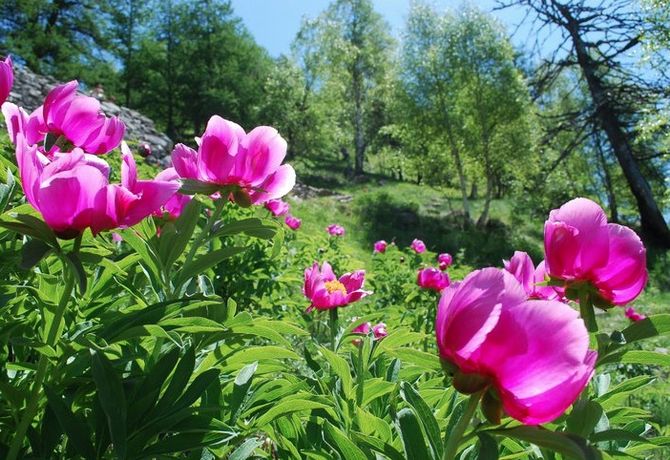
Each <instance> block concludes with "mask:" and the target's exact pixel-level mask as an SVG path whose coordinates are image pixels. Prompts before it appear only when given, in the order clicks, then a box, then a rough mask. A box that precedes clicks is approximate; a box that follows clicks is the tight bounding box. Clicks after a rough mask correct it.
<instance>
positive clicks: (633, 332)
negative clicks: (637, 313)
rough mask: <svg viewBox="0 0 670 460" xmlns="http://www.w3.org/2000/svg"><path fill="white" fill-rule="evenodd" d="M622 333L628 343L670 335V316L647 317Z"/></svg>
mask: <svg viewBox="0 0 670 460" xmlns="http://www.w3.org/2000/svg"><path fill="white" fill-rule="evenodd" d="M621 332H622V334H623V336H624V337H625V338H626V342H627V343H631V342H635V341H637V340H642V339H646V338H649V337H655V336H657V335H662V334H667V333H670V314H663V315H653V316H647V318H646V319H643V320H642V321H636V322H634V323H633V324H631V325H630V326H628V327H627V328H626V329H624V330H623V331H621Z"/></svg>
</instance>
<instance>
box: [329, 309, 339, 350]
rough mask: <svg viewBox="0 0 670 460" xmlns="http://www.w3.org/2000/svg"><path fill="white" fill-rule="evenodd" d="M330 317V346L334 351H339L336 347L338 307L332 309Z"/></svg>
mask: <svg viewBox="0 0 670 460" xmlns="http://www.w3.org/2000/svg"><path fill="white" fill-rule="evenodd" d="M328 313H329V315H330V344H331V346H332V347H333V351H336V350H337V347H336V346H335V339H336V338H337V307H335V308H331V309H330V310H328Z"/></svg>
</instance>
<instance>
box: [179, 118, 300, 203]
mask: <svg viewBox="0 0 670 460" xmlns="http://www.w3.org/2000/svg"><path fill="white" fill-rule="evenodd" d="M285 156H286V141H285V140H284V139H283V138H282V137H281V136H280V135H279V133H278V132H277V130H276V129H274V128H271V127H269V126H259V127H257V128H254V129H253V130H251V131H250V132H249V133H245V132H244V130H243V129H242V128H241V127H240V126H239V125H237V124H235V123H233V122H231V121H228V120H224V119H223V118H221V117H219V116H218V115H214V116H213V117H212V118H210V119H209V122H208V123H207V128H206V129H205V133H204V134H203V135H202V137H201V138H200V142H199V144H198V150H197V151H195V150H193V149H191V148H190V147H187V146H185V145H183V144H177V145H176V146H175V148H174V150H173V151H172V164H173V165H174V167H175V169H176V170H177V173H178V174H179V176H180V177H181V178H183V179H192V180H197V181H200V182H203V183H206V184H213V185H219V186H233V187H237V188H238V190H239V191H240V193H243V194H246V195H248V197H249V200H250V201H251V203H254V204H261V203H265V202H266V201H269V200H273V199H277V198H281V197H282V196H284V195H286V194H287V193H288V192H290V191H291V189H292V188H293V186H294V185H295V171H294V170H293V167H291V166H290V165H286V164H285V165H282V164H281V163H282V161H284V157H285Z"/></svg>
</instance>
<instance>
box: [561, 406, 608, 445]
mask: <svg viewBox="0 0 670 460" xmlns="http://www.w3.org/2000/svg"><path fill="white" fill-rule="evenodd" d="M602 415H603V408H602V407H601V406H600V404H598V403H597V402H595V401H590V400H588V399H580V400H578V401H577V402H576V403H575V404H574V406H573V408H572V411H571V412H570V415H569V416H568V418H567V419H566V423H567V428H568V431H570V432H571V433H575V434H576V435H579V436H582V437H588V436H589V435H590V434H591V433H592V432H593V429H594V428H595V427H596V425H597V424H598V421H599V420H600V418H601V417H602Z"/></svg>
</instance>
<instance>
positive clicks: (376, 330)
mask: <svg viewBox="0 0 670 460" xmlns="http://www.w3.org/2000/svg"><path fill="white" fill-rule="evenodd" d="M372 333H373V334H374V336H375V339H377V340H381V339H383V338H384V337H386V336H387V335H388V332H386V324H384V323H377V324H375V325H374V326H372Z"/></svg>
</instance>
